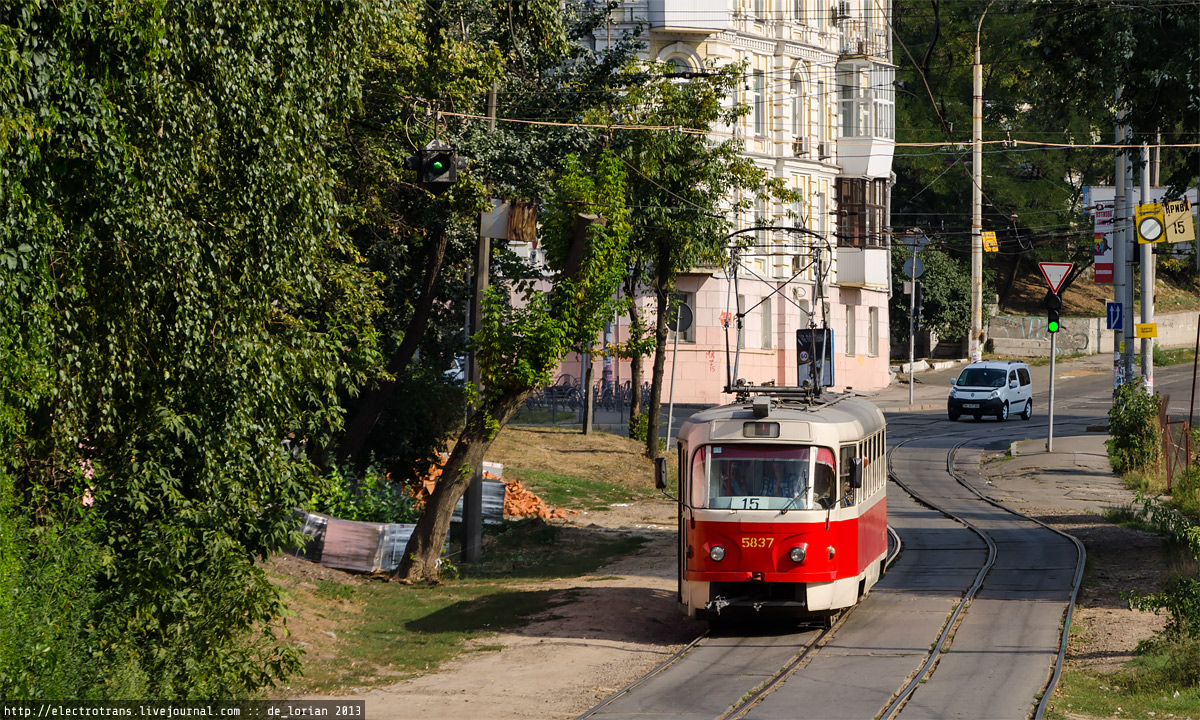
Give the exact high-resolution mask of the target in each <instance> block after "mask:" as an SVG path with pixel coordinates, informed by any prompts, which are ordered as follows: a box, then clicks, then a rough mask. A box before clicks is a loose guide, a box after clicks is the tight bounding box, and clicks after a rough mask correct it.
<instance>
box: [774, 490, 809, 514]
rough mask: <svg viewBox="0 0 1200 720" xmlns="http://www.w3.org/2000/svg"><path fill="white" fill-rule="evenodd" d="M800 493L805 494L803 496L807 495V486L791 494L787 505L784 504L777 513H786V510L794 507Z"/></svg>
mask: <svg viewBox="0 0 1200 720" xmlns="http://www.w3.org/2000/svg"><path fill="white" fill-rule="evenodd" d="M802 495H805V496H807V495H808V488H804V489H803V490H801V491H800V492H798V493H796V494H795V495H793V496H792V499H791V500H788V501H787V505H784V506H783V510H781V511H780V512H779V514H780V515H787V511H788V510H791V509H792V508H794V507H796V501H797V500H799V499H800V496H802Z"/></svg>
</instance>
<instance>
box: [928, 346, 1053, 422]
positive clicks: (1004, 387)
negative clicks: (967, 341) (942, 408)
mask: <svg viewBox="0 0 1200 720" xmlns="http://www.w3.org/2000/svg"><path fill="white" fill-rule="evenodd" d="M1010 412H1020V414H1021V419H1022V420H1028V419H1029V418H1031V417H1033V382H1032V381H1031V380H1030V378H1029V366H1028V365H1026V364H1025V363H1023V362H1019V361H1016V360H1004V361H1000V360H988V361H985V362H977V363H971V364H970V365H968V366H966V367H965V368H963V371H962V372H961V373H959V375H958V377H957V378H956V379H955V380H954V382H953V383H951V386H950V397H949V399H948V400H947V401H946V414H947V415H948V416H949V418H950V420H951V421H952V422H953V421H955V420H958V418H959V416H960V415H972V416H974V417H975V419H976V420H979V419H981V418H983V416H984V415H994V416H996V419H997V420H1000V421H1001V422H1003V421H1005V420H1008V416H1009V413H1010Z"/></svg>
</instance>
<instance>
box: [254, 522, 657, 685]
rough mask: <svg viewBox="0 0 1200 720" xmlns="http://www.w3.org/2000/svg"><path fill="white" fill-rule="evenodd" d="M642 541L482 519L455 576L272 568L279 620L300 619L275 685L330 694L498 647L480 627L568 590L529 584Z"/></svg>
mask: <svg viewBox="0 0 1200 720" xmlns="http://www.w3.org/2000/svg"><path fill="white" fill-rule="evenodd" d="M645 543H646V539H645V538H642V537H637V536H628V535H623V534H616V533H611V534H610V533H605V532H596V531H590V530H585V529H579V528H573V527H561V526H557V525H551V524H549V523H546V522H544V521H542V520H540V519H538V518H530V519H527V520H521V521H516V522H507V523H505V524H504V527H503V528H500V529H496V528H493V527H485V535H484V546H483V561H482V562H479V563H475V564H471V565H467V564H462V565H459V574H460V577H459V578H458V579H453V580H446V581H444V582H442V583H441V584H439V585H414V586H408V585H401V584H399V583H358V584H346V583H339V582H333V581H329V580H319V579H318V580H315V581H311V582H309V581H301V580H297V579H294V578H292V577H290V576H286V575H280V574H278V573H275V572H272V573H271V575H270V576H271V578H272V580H273V581H274V582H275V583H276V584H277V585H278V586H281V587H282V589H283V593H284V597H285V601H286V602H287V605H288V608H289V611H288V615H289V616H290V618H289V625H290V626H293V627H294V626H295V625H296V624H297V623H299V622H300V619H301V618H303V617H307V618H309V620H308V627H307V633H306V635H305V637H306V638H307V640H308V643H307V644H308V645H309V648H308V650H309V651H308V652H307V653H306V655H305V657H304V659H303V661H302V662H303V669H304V670H303V675H302V676H300V677H296V678H293V679H292V681H291V682H290V684H289V686H288V687H286V688H280V689H279V692H280V693H282V695H281V696H288V695H294V694H295V693H296V692H315V693H337V692H344V691H345V690H346V688H349V687H371V686H375V685H380V684H384V683H394V682H398V681H400V680H403V679H405V678H409V677H413V676H416V675H420V674H424V673H427V672H429V671H432V670H436V669H437V667H438V666H439V665H441V664H442V663H443V662H445V661H446V660H449V659H450V658H453V657H455V656H457V655H461V654H463V653H468V652H482V651H488V650H498V649H500V646H498V645H496V644H494V643H488V642H487V637H488V636H489V635H490V634H492V633H495V632H500V631H508V630H512V629H514V628H519V627H522V626H524V625H526V624H527V623H529V622H530V619H531V618H532V617H534V616H536V615H539V614H541V613H545V612H546V611H549V610H553V609H554V608H555V607H558V606H560V605H563V604H566V603H569V602H571V601H572V600H573V599H574V594H573V593H572V592H571V591H561V590H549V589H539V588H537V587H529V584H530V583H533V582H536V581H537V580H541V579H546V578H565V577H578V576H580V575H583V574H587V573H590V572H593V571H595V570H596V569H597V568H600V567H602V566H603V565H605V564H607V563H609V562H612V561H613V560H615V559H617V558H619V557H621V556H623V555H626V554H628V553H631V552H635V551H636V550H638V549H639V548H641V547H642V545H644V544H645ZM312 618H316V620H313V619H312Z"/></svg>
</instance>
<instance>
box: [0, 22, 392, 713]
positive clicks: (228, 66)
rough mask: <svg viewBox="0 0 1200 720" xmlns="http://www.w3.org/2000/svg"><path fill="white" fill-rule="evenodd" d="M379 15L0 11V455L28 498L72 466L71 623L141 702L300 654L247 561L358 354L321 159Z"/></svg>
mask: <svg viewBox="0 0 1200 720" xmlns="http://www.w3.org/2000/svg"><path fill="white" fill-rule="evenodd" d="M374 17H375V15H373V11H372V6H371V4H370V3H344V4H343V3H338V2H334V3H325V4H295V5H292V4H283V5H276V6H270V7H266V6H256V5H246V4H242V3H237V2H206V3H201V4H175V3H156V2H149V1H143V0H126V1H123V2H117V3H115V4H114V3H98V2H91V1H90V0H69V1H68V2H61V3H53V4H52V3H49V2H43V1H42V0H24V1H23V2H19V3H17V4H12V3H10V4H9V5H7V6H5V8H4V9H3V10H0V50H3V53H2V54H0V118H3V120H0V157H2V158H3V161H2V162H3V167H4V174H5V176H4V183H3V184H2V185H0V217H2V220H0V353H3V355H4V357H5V361H4V362H3V363H0V444H3V446H4V447H5V448H8V449H12V450H13V452H6V453H5V455H4V457H3V458H0V463H3V464H4V467H0V471H2V470H3V469H4V468H5V467H6V468H7V469H9V470H10V471H11V474H12V476H13V477H14V478H15V483H14V492H15V496H16V498H17V502H18V503H20V504H21V505H22V507H23V509H25V510H31V509H32V508H33V507H34V506H33V505H32V503H34V502H35V498H38V497H41V496H46V497H48V498H50V500H51V502H50V505H49V506H51V507H54V506H56V504H57V503H56V502H55V501H56V500H61V499H62V498H64V497H67V498H69V497H71V496H72V494H73V493H75V492H76V490H75V486H74V484H73V482H72V478H74V477H75V475H76V472H77V468H78V467H79V463H80V462H81V461H83V462H86V463H88V464H89V467H90V468H92V470H93V471H94V477H93V478H92V479H91V481H90V482H91V484H92V485H93V486H94V487H95V488H96V489H95V493H94V494H95V505H94V511H93V512H94V513H95V517H96V522H98V523H100V524H101V526H102V527H103V528H104V533H103V534H102V535H99V536H96V537H93V538H92V540H93V542H94V545H93V546H91V547H92V548H93V550H92V553H93V555H94V556H93V557H90V558H82V557H81V558H80V559H79V562H78V563H77V564H78V565H79V567H80V568H81V569H83V570H81V571H94V574H95V578H94V583H93V584H92V585H86V583H83V582H82V581H80V585H79V587H87V588H88V589H89V592H91V593H92V595H90V596H88V598H85V600H86V602H81V603H80V605H79V609H80V611H81V615H80V616H79V622H80V623H83V626H84V627H87V628H88V633H87V636H86V641H87V643H88V645H87V650H88V651H89V652H90V653H91V654H92V656H93V657H95V658H98V659H99V660H98V662H100V663H102V665H103V667H104V670H105V677H106V678H125V680H122V681H121V682H126V683H127V684H128V686H129V687H134V686H135V685H136V686H137V687H138V688H140V690H139V692H140V693H141V694H142V696H144V697H149V696H153V697H155V698H157V699H161V700H170V699H174V698H184V697H209V698H214V699H217V698H227V697H234V696H243V695H247V694H251V693H254V692H256V691H258V689H260V688H263V687H265V686H268V685H270V684H272V683H273V682H274V681H276V680H278V679H279V678H282V677H285V676H287V675H288V674H289V673H290V672H291V671H293V670H294V669H295V667H296V654H295V652H294V651H291V650H287V649H284V648H282V647H280V645H279V643H278V642H277V640H276V638H275V635H274V632H275V628H277V627H278V624H277V622H276V621H277V620H278V618H279V617H280V612H281V606H280V604H279V600H278V597H277V594H276V593H275V591H274V590H273V589H272V588H271V587H270V585H269V584H268V583H267V581H266V579H265V578H264V577H263V574H262V572H261V571H260V570H259V569H258V568H257V567H256V566H255V564H254V561H255V559H256V558H262V557H265V556H266V555H267V554H269V553H270V552H272V551H273V550H274V549H276V548H279V547H281V546H284V545H286V544H288V543H289V542H290V541H291V539H292V536H293V534H294V526H295V522H294V518H293V517H292V515H291V512H292V508H294V507H296V506H297V505H298V504H300V503H301V502H302V501H303V500H304V498H305V497H307V495H308V492H309V483H310V482H311V478H312V477H313V473H312V472H311V469H310V467H309V466H308V462H307V460H306V459H305V458H304V456H303V453H301V452H299V449H300V448H301V447H303V446H308V447H313V446H322V445H324V444H326V443H327V442H328V439H329V438H330V437H331V433H332V432H333V431H334V430H335V429H336V427H337V425H338V423H339V422H340V408H339V404H340V397H341V394H342V393H346V392H350V391H353V389H354V388H355V387H356V386H358V385H360V384H361V383H362V382H363V381H364V380H365V378H366V377H368V376H369V375H371V374H373V373H374V372H375V366H376V365H377V364H378V354H377V351H376V349H375V346H376V338H375V333H374V331H373V330H372V329H371V323H370V318H371V317H372V315H373V314H374V312H376V309H377V301H376V299H375V290H374V285H373V281H372V280H371V279H370V278H369V277H367V276H365V275H364V274H363V273H362V272H361V271H360V269H359V268H358V260H359V258H358V255H357V252H356V251H355V249H354V248H353V247H352V246H350V245H348V244H347V243H346V242H345V240H344V238H343V237H342V235H341V234H340V233H339V232H338V229H337V219H338V212H339V210H338V206H337V203H336V202H335V198H334V193H333V186H334V182H333V177H332V174H331V172H330V168H329V163H328V161H327V159H326V157H325V152H324V148H325V147H326V146H327V144H328V141H329V138H330V136H331V134H332V133H334V132H336V131H337V129H338V126H339V125H340V123H341V122H342V121H343V118H344V117H345V115H346V113H347V112H348V110H349V108H350V107H352V106H353V104H354V102H355V97H356V94H357V89H358V87H359V80H358V77H359V72H360V71H359V66H360V64H361V60H362V57H361V54H362V48H363V38H364V37H366V36H367V34H368V31H367V28H368V26H369V25H370V23H371V22H373V18H374ZM9 358H12V361H11V362H10V360H9ZM289 438H290V441H289ZM293 451H296V452H295V453H293ZM36 519H37V522H38V523H39V524H38V525H37V527H39V528H41V527H42V525H41V524H40V523H42V522H43V521H44V520H43V518H42V517H41V516H37V517H36ZM50 526H52V524H51V525H48V526H47V527H50ZM64 532H65V531H64ZM41 537H46V536H41ZM41 541H42V540H41V539H39V541H38V542H39V543H40V542H41ZM80 547H81V548H86V547H87V546H85V545H82V544H81V545H80ZM28 552H29V553H31V554H32V556H35V557H36V556H37V553H39V552H41V550H39V547H38V546H37V545H34V546H30V548H29V550H28ZM81 552H85V551H84V550H81ZM85 554H86V552H85ZM67 579H68V578H64V581H66V580H67ZM30 592H32V593H34V595H31V597H33V596H35V595H36V593H37V590H36V589H34V590H31V591H30ZM81 597H82V596H81ZM69 627H70V626H69V625H64V628H66V629H67V630H65V631H69ZM70 632H73V631H70ZM67 645H69V643H67V644H66V645H64V647H66V646H67ZM6 651H7V650H6ZM12 662H13V661H12V658H11V657H5V658H0V664H3V665H6V666H10V667H11V666H12V665H11V663H12ZM36 672H42V671H41V670H36ZM47 672H48V671H47ZM80 677H81V678H82V679H86V673H84V674H81V676H80ZM94 687H95V688H97V690H96V693H98V694H100V695H105V694H107V693H109V691H110V690H111V691H112V693H113V694H117V691H116V690H115V689H113V688H109V687H108V686H107V685H105V684H104V683H100V684H97V685H95V686H94ZM46 692H62V693H64V695H62V697H72V696H73V695H72V693H71V692H70V688H66V687H62V686H59V685H55V684H54V683H49V684H47V685H46Z"/></svg>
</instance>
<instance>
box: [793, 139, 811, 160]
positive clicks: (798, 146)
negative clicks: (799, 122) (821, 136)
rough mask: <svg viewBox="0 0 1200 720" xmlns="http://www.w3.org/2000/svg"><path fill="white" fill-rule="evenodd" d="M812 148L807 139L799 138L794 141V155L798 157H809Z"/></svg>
mask: <svg viewBox="0 0 1200 720" xmlns="http://www.w3.org/2000/svg"><path fill="white" fill-rule="evenodd" d="M811 147H812V146H811V145H810V143H809V139H808V138H807V137H798V138H795V139H794V140H792V154H793V155H795V156H796V157H808V154H809V152H811Z"/></svg>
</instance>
